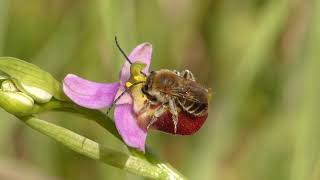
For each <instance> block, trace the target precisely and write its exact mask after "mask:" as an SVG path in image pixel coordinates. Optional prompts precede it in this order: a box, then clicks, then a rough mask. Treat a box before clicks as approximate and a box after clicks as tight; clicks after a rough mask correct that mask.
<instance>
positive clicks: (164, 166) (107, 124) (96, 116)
mask: <svg viewBox="0 0 320 180" xmlns="http://www.w3.org/2000/svg"><path fill="white" fill-rule="evenodd" d="M49 110H55V111H63V112H71V113H75V114H77V115H81V116H82V117H85V118H87V119H90V120H94V121H95V122H96V123H98V124H99V125H101V126H102V127H103V128H105V129H106V130H108V131H109V132H110V133H111V134H112V135H113V136H115V137H116V138H118V139H119V140H120V141H122V138H121V136H120V135H119V133H118V131H117V129H116V127H115V124H114V122H113V121H112V120H111V119H110V118H109V117H108V116H106V115H105V114H104V113H103V112H101V111H99V110H93V109H86V108H83V107H81V106H78V105H75V104H73V103H70V102H64V101H53V100H51V101H50V102H48V103H45V104H42V105H37V106H35V107H34V108H33V111H32V114H36V113H41V112H46V111H49ZM128 149H129V151H130V153H131V154H132V155H133V156H134V157H137V158H140V159H144V160H145V161H148V162H149V163H151V164H153V165H154V166H156V167H158V168H160V169H161V171H162V172H165V173H166V174H167V175H168V177H170V179H186V178H185V177H184V176H183V175H182V174H181V173H180V172H178V171H177V170H176V169H174V168H173V167H172V166H171V165H170V164H169V163H166V162H162V161H160V160H159V159H158V158H157V157H156V155H155V154H154V153H152V152H151V151H150V149H149V148H146V153H145V154H143V153H142V152H140V151H137V150H135V149H133V148H130V147H128Z"/></svg>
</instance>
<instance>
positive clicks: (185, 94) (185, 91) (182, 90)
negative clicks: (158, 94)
mask: <svg viewBox="0 0 320 180" xmlns="http://www.w3.org/2000/svg"><path fill="white" fill-rule="evenodd" d="M165 93H166V94H170V95H171V96H175V97H178V98H182V99H186V100H188V101H192V102H196V103H204V102H203V101H202V98H199V93H198V92H197V89H194V88H192V87H173V88H171V89H169V90H167V92H165Z"/></svg>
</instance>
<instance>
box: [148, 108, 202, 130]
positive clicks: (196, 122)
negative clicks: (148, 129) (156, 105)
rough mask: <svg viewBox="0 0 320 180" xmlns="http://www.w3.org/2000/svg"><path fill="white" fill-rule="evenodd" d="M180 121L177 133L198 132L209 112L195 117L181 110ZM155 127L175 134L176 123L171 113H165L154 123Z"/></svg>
mask: <svg viewBox="0 0 320 180" xmlns="http://www.w3.org/2000/svg"><path fill="white" fill-rule="evenodd" d="M178 117H179V121H178V126H177V133H176V134H179V135H192V134H194V133H195V132H197V131H198V130H199V129H200V128H201V126H202V125H203V124H204V122H205V121H206V119H207V117H208V114H206V115H204V116H201V117H194V116H192V115H190V114H188V113H186V112H183V111H181V112H179V116H178ZM153 127H154V128H156V129H158V130H161V131H164V132H167V133H171V134H174V124H173V121H172V118H171V113H170V112H166V113H164V114H163V115H162V116H161V117H160V118H158V120H157V121H156V122H155V123H154V124H153Z"/></svg>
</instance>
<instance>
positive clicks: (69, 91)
mask: <svg viewBox="0 0 320 180" xmlns="http://www.w3.org/2000/svg"><path fill="white" fill-rule="evenodd" d="M119 86H120V84H119V83H97V82H92V81H88V80H85V79H82V78H80V77H78V76H76V75H74V74H68V75H67V76H66V77H65V78H64V81H63V91H64V93H65V94H66V95H67V96H68V97H69V98H70V99H71V100H72V101H73V102H75V103H76V104H78V105H80V106H83V107H86V108H91V109H102V108H106V107H110V106H111V104H112V102H113V99H114V97H115V95H116V93H117V91H118V89H119Z"/></svg>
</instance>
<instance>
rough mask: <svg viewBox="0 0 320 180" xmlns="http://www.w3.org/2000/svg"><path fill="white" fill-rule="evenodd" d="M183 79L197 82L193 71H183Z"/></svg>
mask: <svg viewBox="0 0 320 180" xmlns="http://www.w3.org/2000/svg"><path fill="white" fill-rule="evenodd" d="M180 74H181V77H183V78H185V79H189V80H192V81H195V80H196V79H195V78H194V76H193V74H192V72H191V71H189V70H187V69H186V70H183V71H182V72H181V73H180Z"/></svg>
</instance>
